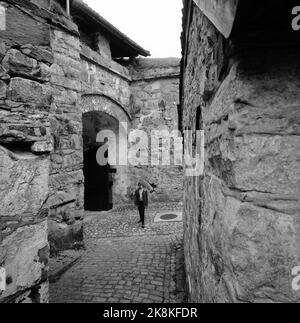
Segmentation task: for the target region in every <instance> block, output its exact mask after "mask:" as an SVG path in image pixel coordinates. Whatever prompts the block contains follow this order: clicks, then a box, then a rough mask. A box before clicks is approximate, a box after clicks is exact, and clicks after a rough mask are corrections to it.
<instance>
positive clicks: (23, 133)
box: [0, 0, 72, 303]
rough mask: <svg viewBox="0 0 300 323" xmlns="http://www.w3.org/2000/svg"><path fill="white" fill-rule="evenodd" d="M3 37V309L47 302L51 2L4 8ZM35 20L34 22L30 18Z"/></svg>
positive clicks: (0, 63)
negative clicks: (13, 304) (7, 305)
mask: <svg viewBox="0 0 300 323" xmlns="http://www.w3.org/2000/svg"><path fill="white" fill-rule="evenodd" d="M1 5H2V6H5V7H6V11H5V15H6V26H5V30H2V31H0V44H1V45H0V48H1V54H0V79H1V80H0V84H1V101H0V210H1V211H0V267H3V268H5V270H6V283H7V288H6V290H5V291H0V302H18V303H20V302H22V303H23V302H25V303H28V302H31V303H36V302H47V300H48V277H47V276H48V275H47V271H48V257H49V245H48V237H47V235H48V224H47V217H48V213H49V209H48V198H49V194H50V189H49V174H50V164H51V161H50V152H51V151H52V149H53V144H54V142H53V137H52V136H51V111H52V109H53V106H52V103H53V87H52V84H51V66H52V64H53V55H52V50H51V48H50V25H52V24H53V25H56V24H60V25H65V26H66V28H72V24H71V23H70V22H69V21H68V20H67V19H66V18H65V17H63V16H59V17H56V16H55V15H54V14H53V12H52V9H53V4H52V2H50V1H44V2H41V5H42V6H43V8H42V7H37V6H36V5H35V3H34V2H31V1H24V2H22V4H21V3H20V2H19V1H13V0H12V1H7V2H5V3H4V2H2V3H1ZM30 13H32V14H30Z"/></svg>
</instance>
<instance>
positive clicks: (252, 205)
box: [182, 6, 300, 302]
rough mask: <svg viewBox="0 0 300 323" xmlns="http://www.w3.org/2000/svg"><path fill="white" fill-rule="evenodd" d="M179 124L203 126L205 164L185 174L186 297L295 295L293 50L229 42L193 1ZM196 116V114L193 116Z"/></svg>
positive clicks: (296, 100) (298, 174)
mask: <svg viewBox="0 0 300 323" xmlns="http://www.w3.org/2000/svg"><path fill="white" fill-rule="evenodd" d="M188 36H189V40H188V47H189V50H188V53H187V59H186V66H184V75H183V83H182V85H183V93H184V95H183V111H182V113H183V125H184V127H185V128H188V129H194V130H195V129H196V125H197V124H198V125H200V128H201V129H203V130H205V147H206V156H205V172H204V175H203V176H202V177H200V178H187V179H186V180H185V196H186V198H185V212H184V213H185V258H186V269H187V279H188V285H189V289H190V300H191V301H192V302H297V301H299V300H300V298H299V293H298V294H297V293H296V292H295V291H293V289H292V275H291V273H292V269H293V268H294V267H295V266H299V264H300V253H299V236H300V223H299V219H298V215H299V189H300V182H299V178H300V164H299V157H300V155H299V149H300V142H299V130H300V128H299V120H300V115H299V111H300V108H299V106H300V96H299V90H298V89H299V86H300V78H299V75H300V74H299V69H300V65H299V60H298V58H297V57H299V50H297V49H296V48H293V49H292V48H290V49H282V50H281V49H280V48H277V49H275V48H270V49H259V48H258V49H253V50H248V51H247V52H241V53H238V54H236V55H233V56H231V59H230V60H227V59H226V57H227V56H226V55H225V53H226V51H227V50H228V49H229V45H230V43H229V42H228V41H226V40H225V39H223V37H222V36H221V35H220V34H219V32H218V31H217V30H216V29H215V28H214V26H213V25H212V24H211V23H210V21H209V20H208V19H207V18H206V17H205V16H204V15H203V14H202V12H201V11H200V10H199V9H198V7H196V6H194V9H193V15H192V20H191V24H190V26H189V29H188ZM197 119H198V120H197Z"/></svg>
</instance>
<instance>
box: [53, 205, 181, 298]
mask: <svg viewBox="0 0 300 323" xmlns="http://www.w3.org/2000/svg"><path fill="white" fill-rule="evenodd" d="M160 211H161V209H160ZM156 214H157V211H155V210H151V211H149V214H148V224H147V229H146V230H145V231H143V230H141V229H140V227H139V226H138V225H137V220H138V218H137V216H136V214H135V212H134V211H133V210H128V211H119V212H109V213H101V214H98V215H97V214H90V215H89V214H87V220H86V223H85V234H86V237H85V241H86V250H85V251H84V252H83V254H82V257H81V258H80V260H79V261H78V262H77V263H76V264H75V265H74V267H72V268H71V269H70V270H69V271H67V272H66V273H65V274H64V275H63V276H62V277H61V278H60V280H58V281H57V282H56V283H53V284H51V287H50V297H51V302H53V303H77V302H87V303H174V302H176V303H178V302H179V303H182V302H183V301H184V296H185V294H184V272H183V268H184V265H183V250H182V222H174V223H154V218H155V216H156ZM112 223H115V226H112Z"/></svg>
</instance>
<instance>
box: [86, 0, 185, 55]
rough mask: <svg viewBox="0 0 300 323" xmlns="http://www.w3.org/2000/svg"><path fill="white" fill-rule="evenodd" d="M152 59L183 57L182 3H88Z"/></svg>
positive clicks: (142, 0)
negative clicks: (148, 52) (181, 38)
mask: <svg viewBox="0 0 300 323" xmlns="http://www.w3.org/2000/svg"><path fill="white" fill-rule="evenodd" d="M84 1H85V2H86V3H87V4H88V5H89V6H90V7H91V8H93V9H94V10H96V11H97V12H98V13H99V14H100V15H101V16H103V17H104V18H105V19H106V20H108V21H109V22H110V23H112V24H113V25H114V26H115V27H117V28H118V29H119V30H120V31H122V32H123V33H124V34H126V35H127V36H128V37H130V38H131V39H132V40H134V41H135V42H136V43H138V44H139V45H140V46H142V47H143V48H145V49H146V50H149V51H150V52H151V54H152V57H180V56H181V45H180V34H181V16H182V13H181V9H182V0H84Z"/></svg>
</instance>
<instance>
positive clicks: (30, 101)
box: [0, 0, 182, 302]
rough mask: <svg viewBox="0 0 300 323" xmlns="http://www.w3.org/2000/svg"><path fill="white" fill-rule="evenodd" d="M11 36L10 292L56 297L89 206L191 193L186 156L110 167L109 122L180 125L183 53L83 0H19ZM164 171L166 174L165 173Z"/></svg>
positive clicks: (10, 10)
mask: <svg viewBox="0 0 300 323" xmlns="http://www.w3.org/2000/svg"><path fill="white" fill-rule="evenodd" d="M1 6H2V7H3V8H4V14H5V24H4V28H1V31H0V38H1V45H0V62H1V64H0V88H1V90H0V92H1V94H0V155H1V158H0V210H1V211H0V267H1V268H4V269H5V270H6V282H7V284H6V285H7V288H6V290H5V291H0V301H1V302H46V301H47V298H48V275H47V272H48V259H49V243H50V246H51V251H52V252H56V251H58V250H61V249H64V248H71V247H72V246H73V244H74V242H76V241H80V240H81V239H82V235H83V233H82V230H83V228H82V223H81V219H82V214H83V210H84V209H86V210H90V211H100V210H108V209H111V208H112V207H113V206H116V205H120V204H129V203H130V204H131V203H132V193H133V192H134V189H135V188H136V184H137V181H139V180H141V179H142V180H143V181H144V182H145V185H147V186H148V187H149V188H153V192H152V194H151V200H152V201H153V202H165V201H169V200H170V201H173V202H180V201H181V194H182V189H180V184H181V185H182V181H181V180H180V176H182V167H178V166H174V167H171V168H170V167H165V168H164V167H162V168H160V169H159V170H158V169H157V168H155V167H154V168H153V167H151V166H138V167H132V166H130V165H129V166H119V165H108V166H106V167H99V165H98V164H97V163H96V153H97V150H98V149H99V147H101V145H102V144H103V142H102V143H101V142H97V140H96V139H97V134H98V133H99V132H100V131H101V130H111V131H113V132H114V133H116V134H117V135H118V137H120V138H122V140H124V141H123V142H125V140H127V137H126V136H127V133H126V131H125V130H126V129H123V128H122V127H121V126H120V123H121V122H122V123H123V124H127V125H128V129H127V130H128V131H129V130H131V129H149V128H153V129H172V130H173V128H174V127H175V128H176V127H178V123H177V119H178V118H177V114H178V110H177V107H178V104H179V94H178V88H179V74H180V67H179V60H176V59H175V60H174V59H166V60H152V59H140V58H139V56H145V57H146V56H149V55H150V53H149V52H147V51H146V50H144V49H143V48H141V47H140V46H139V45H137V44H136V43H134V42H133V41H132V40H130V39H129V38H128V37H126V36H125V35H124V34H122V33H121V32H120V31H119V30H117V29H116V28H115V27H113V26H112V25H111V24H110V23H108V22H107V21H106V20H104V19H103V18H102V17H101V16H99V15H98V14H97V13H95V12H94V11H93V10H92V9H90V8H89V7H88V6H87V5H85V4H84V3H83V2H82V1H79V0H74V1H72V2H71V8H70V10H71V12H70V15H69V14H68V8H67V7H66V2H65V1H54V0H43V1H36V0H27V1H22V2H20V1H17V0H7V1H3V2H1ZM162 176H163V177H162Z"/></svg>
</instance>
